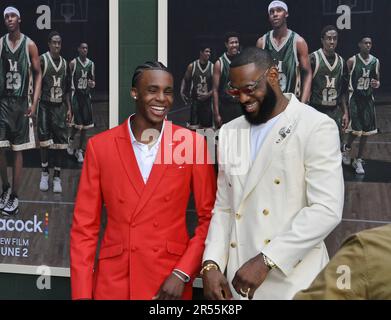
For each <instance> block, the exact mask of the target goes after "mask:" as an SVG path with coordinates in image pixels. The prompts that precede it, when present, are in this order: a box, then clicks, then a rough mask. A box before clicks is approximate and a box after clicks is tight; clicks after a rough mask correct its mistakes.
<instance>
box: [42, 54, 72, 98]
mask: <svg viewBox="0 0 391 320" xmlns="http://www.w3.org/2000/svg"><path fill="white" fill-rule="evenodd" d="M40 59H41V66H42V93H41V100H43V101H49V102H52V103H61V102H63V100H64V95H65V93H66V88H67V83H66V81H67V62H66V61H65V59H64V58H63V57H61V56H60V59H59V63H58V65H56V63H55V62H54V61H53V59H52V56H51V55H50V53H49V52H46V53H44V54H42V55H41V56H40Z"/></svg>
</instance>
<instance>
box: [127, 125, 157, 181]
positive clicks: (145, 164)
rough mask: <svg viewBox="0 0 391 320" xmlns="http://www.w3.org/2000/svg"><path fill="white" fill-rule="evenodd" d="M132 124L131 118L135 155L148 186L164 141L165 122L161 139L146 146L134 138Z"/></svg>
mask: <svg viewBox="0 0 391 320" xmlns="http://www.w3.org/2000/svg"><path fill="white" fill-rule="evenodd" d="M131 123H132V122H131V120H130V118H129V122H128V126H129V134H130V140H131V142H132V146H133V150H134V154H135V156H136V159H137V164H138V168H139V170H140V173H141V176H142V177H143V180H144V183H145V184H146V183H147V181H148V178H149V175H150V173H151V170H152V166H153V164H154V162H155V159H156V155H157V152H158V151H159V147H160V142H161V140H162V134H163V131H164V122H163V126H162V130H161V131H160V135H159V138H158V139H157V140H155V141H156V142H155V143H154V144H145V143H141V142H138V141H137V140H136V138H135V137H134V134H133V131H132V126H131Z"/></svg>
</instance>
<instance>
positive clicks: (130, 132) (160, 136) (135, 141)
mask: <svg viewBox="0 0 391 320" xmlns="http://www.w3.org/2000/svg"><path fill="white" fill-rule="evenodd" d="M134 115H135V114H132V115H131V116H130V117H129V119H128V128H129V135H130V141H131V142H132V145H135V144H139V145H144V146H147V145H146V144H145V143H141V142H138V141H137V140H136V137H135V136H134V134H133V131H132V126H131V123H132V118H134ZM165 122H166V121H163V125H162V130H161V131H160V135H159V138H158V139H157V141H156V143H155V144H154V145H153V147H152V148H155V147H157V146H159V145H160V141H161V140H162V136H163V131H164V126H165Z"/></svg>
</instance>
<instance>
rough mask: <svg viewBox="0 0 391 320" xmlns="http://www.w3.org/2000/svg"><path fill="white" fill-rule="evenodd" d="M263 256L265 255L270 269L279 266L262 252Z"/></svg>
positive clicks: (266, 263) (265, 260)
mask: <svg viewBox="0 0 391 320" xmlns="http://www.w3.org/2000/svg"><path fill="white" fill-rule="evenodd" d="M262 257H263V262H264V263H265V265H266V266H267V267H268V268H269V269H270V270H271V269H275V268H277V265H276V264H275V263H274V262H273V261H272V260H271V259H269V258H268V257H267V256H265V255H264V254H263V253H262Z"/></svg>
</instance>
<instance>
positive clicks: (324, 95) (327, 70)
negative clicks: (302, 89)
mask: <svg viewBox="0 0 391 320" xmlns="http://www.w3.org/2000/svg"><path fill="white" fill-rule="evenodd" d="M311 56H313V57H314V58H315V70H314V73H313V75H312V78H313V80H312V92H311V99H310V104H311V105H313V106H325V107H336V106H337V104H338V101H339V98H340V96H341V94H342V82H343V73H344V63H345V62H344V60H343V58H342V57H341V56H339V55H338V54H335V59H334V63H333V65H331V64H330V62H329V61H328V60H327V57H326V56H325V54H324V52H323V50H322V49H319V50H318V51H315V52H313V53H311Z"/></svg>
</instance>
